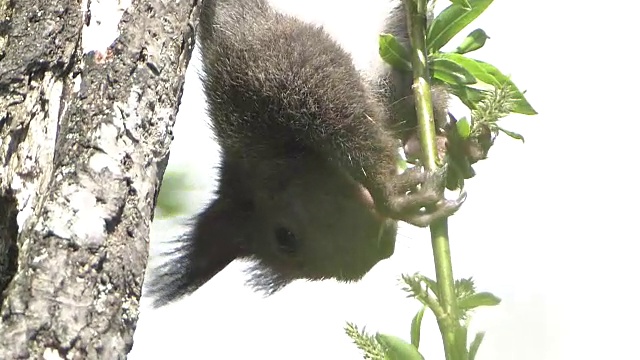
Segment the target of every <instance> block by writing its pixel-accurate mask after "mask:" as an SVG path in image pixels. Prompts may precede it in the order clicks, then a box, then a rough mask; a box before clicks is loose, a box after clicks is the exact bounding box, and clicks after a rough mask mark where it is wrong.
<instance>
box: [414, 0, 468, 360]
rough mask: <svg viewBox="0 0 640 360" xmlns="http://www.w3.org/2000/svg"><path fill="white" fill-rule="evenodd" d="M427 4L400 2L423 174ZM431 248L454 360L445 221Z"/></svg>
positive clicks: (426, 161) (428, 108) (429, 113)
mask: <svg viewBox="0 0 640 360" xmlns="http://www.w3.org/2000/svg"><path fill="white" fill-rule="evenodd" d="M427 1H428V0H404V3H405V7H406V9H407V20H408V21H407V23H408V25H407V26H408V30H409V38H410V40H411V49H412V50H411V63H412V68H413V86H412V89H413V93H414V97H415V107H416V113H417V119H418V135H419V139H420V145H421V148H422V164H423V166H424V167H425V171H430V172H433V171H435V170H437V167H438V166H439V165H438V153H437V146H436V130H435V129H436V128H435V119H434V116H433V103H432V101H431V89H430V85H429V81H428V80H427V79H429V72H428V64H427V48H426V38H425V30H426V29H427V21H426V19H427ZM429 228H430V231H431V246H432V248H433V256H434V264H435V270H436V281H437V283H438V294H439V297H438V301H439V303H440V306H441V307H442V309H443V310H444V312H445V317H444V318H442V319H438V325H439V327H440V332H441V333H442V342H443V345H444V348H445V356H446V359H447V360H454V354H455V353H456V351H455V349H456V336H455V334H456V330H457V328H458V327H459V326H460V324H459V321H458V318H459V317H458V306H457V299H456V294H455V288H454V280H453V269H452V265H451V251H450V248H449V235H448V225H447V219H446V218H445V219H442V220H438V221H436V222H434V223H432V224H431V225H430V226H429Z"/></svg>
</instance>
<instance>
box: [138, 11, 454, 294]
mask: <svg viewBox="0 0 640 360" xmlns="http://www.w3.org/2000/svg"><path fill="white" fill-rule="evenodd" d="M400 10H401V8H397V9H396V12H395V13H394V14H393V16H392V17H391V18H390V19H391V21H390V22H389V23H388V28H389V29H396V30H398V29H400V30H398V31H402V29H403V27H402V25H398V21H399V22H400V24H403V21H404V20H403V19H404V17H403V16H404V15H403V13H402V12H401V11H400ZM398 11H400V12H398ZM404 31H405V32H404V33H400V34H397V35H399V36H400V37H401V38H404V39H406V29H405V30H404ZM199 41H200V48H201V53H202V62H203V70H202V73H201V79H202V82H203V84H204V92H205V95H206V98H207V105H208V114H209V116H210V118H211V121H212V126H213V129H214V132H215V135H216V138H217V140H218V143H219V144H220V147H221V149H222V161H221V166H220V175H219V176H220V178H219V187H218V191H217V194H216V198H215V199H214V200H213V201H212V202H211V204H210V205H209V206H207V208H206V209H205V210H204V211H203V212H202V213H201V214H200V215H199V216H198V217H197V220H196V223H195V226H194V228H193V230H192V231H191V232H190V233H189V234H187V235H186V236H184V237H183V238H181V239H179V241H180V242H181V246H180V247H179V249H178V250H177V254H176V255H177V257H175V258H174V259H171V260H169V262H167V263H166V264H165V266H164V267H162V268H161V269H160V272H159V274H157V276H156V277H155V279H153V282H152V284H151V287H150V290H151V292H152V294H153V295H155V296H156V304H163V303H165V302H169V301H172V300H174V299H176V298H178V297H180V296H182V295H185V294H188V293H190V292H192V291H194V290H195V289H197V288H198V287H200V286H201V285H202V284H204V283H205V282H206V281H207V280H209V279H210V278H211V277H213V276H214V275H215V274H216V273H218V272H219V271H220V270H222V269H223V268H224V267H225V266H226V265H228V264H229V263H230V262H231V261H233V260H234V259H236V258H251V259H253V260H255V261H256V266H255V267H254V268H253V271H252V278H251V281H250V282H251V283H252V284H253V285H254V286H256V287H257V288H260V289H263V290H265V291H267V292H273V291H277V290H278V289H280V288H281V287H282V286H284V285H286V284H287V283H289V282H290V281H292V280H294V279H298V278H306V279H314V280H317V279H325V278H336V279H338V280H343V281H351V280H357V279H359V278H361V277H362V276H363V275H364V274H366V272H368V271H369V270H370V269H371V267H373V266H374V265H375V264H376V263H377V262H378V261H380V260H381V259H384V258H387V257H389V256H390V255H391V254H392V253H393V249H394V244H395V237H396V228H397V220H404V221H407V222H410V223H413V224H416V225H420V226H427V225H428V223H429V222H430V221H432V220H433V219H435V218H437V217H441V216H446V215H447V214H450V213H452V212H453V211H455V210H456V209H457V208H458V207H459V206H460V204H461V201H446V200H442V199H441V198H439V197H438V195H437V194H438V191H431V190H432V189H430V188H433V187H436V186H440V185H439V183H438V181H436V180H440V179H433V178H432V177H430V176H427V175H426V174H425V173H421V172H419V171H409V172H405V174H403V175H397V170H396V156H397V149H398V147H399V145H400V142H399V140H398V138H400V137H401V135H400V134H399V133H398V132H397V130H398V129H402V130H403V131H405V132H406V131H407V129H408V128H409V129H410V128H411V127H412V124H411V121H409V122H404V121H406V120H405V119H402V120H400V119H398V118H397V116H394V114H392V113H391V111H390V110H391V109H392V106H390V104H393V103H396V102H397V101H398V100H401V98H404V97H405V96H409V95H410V93H411V90H410V88H409V84H410V82H411V81H410V75H409V77H408V78H407V75H399V74H397V73H392V72H389V69H388V68H386V67H380V66H378V67H376V66H374V67H373V68H377V69H379V70H384V71H381V72H380V73H377V74H373V75H372V76H369V77H367V76H363V74H362V73H361V72H359V71H358V70H357V69H356V67H355V66H354V63H353V60H352V58H351V56H350V55H349V53H347V52H346V51H345V50H344V49H342V48H341V47H340V46H339V45H338V43H337V42H336V41H334V40H333V39H332V38H331V37H330V36H329V35H328V34H327V32H325V31H324V30H323V29H322V28H320V27H318V26H315V25H311V24H308V23H305V22H302V21H300V20H298V19H296V18H294V17H291V16H288V15H283V14H281V13H279V12H276V11H275V10H273V9H272V8H271V7H270V6H269V4H268V3H267V2H266V1H265V0H205V1H204V4H203V6H202V10H201V16H200V24H199ZM390 81H391V82H393V84H395V86H396V88H395V89H392V86H393V84H389V82H390ZM399 83H403V84H405V85H404V86H406V89H404V88H401V87H399V86H398V84H399ZM436 99H440V100H439V103H440V104H439V105H438V104H437V105H438V109H439V113H443V112H444V111H446V110H445V109H444V104H445V101H444V99H445V96H444V95H442V96H439V97H438V96H436ZM400 121H403V122H404V123H405V124H408V125H407V126H397V125H398V123H399V122H400ZM418 184H426V186H423V188H422V190H420V191H416V185H418ZM407 193H409V194H408V195H407ZM423 207H426V208H427V210H426V211H420V209H421V208H423Z"/></svg>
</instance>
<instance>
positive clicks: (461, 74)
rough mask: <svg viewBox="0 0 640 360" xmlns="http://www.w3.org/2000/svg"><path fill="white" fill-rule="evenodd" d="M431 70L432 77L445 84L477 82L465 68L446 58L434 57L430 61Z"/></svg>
mask: <svg viewBox="0 0 640 360" xmlns="http://www.w3.org/2000/svg"><path fill="white" fill-rule="evenodd" d="M431 71H432V72H433V77H434V78H436V79H439V80H442V81H444V82H445V83H447V84H453V85H469V84H475V83H477V82H478V81H477V80H476V78H475V77H474V76H473V75H472V74H471V73H470V72H469V71H468V70H467V69H465V68H464V67H462V66H460V65H458V64H456V63H455V62H453V61H451V60H448V59H443V58H438V57H436V58H434V59H433V61H432V63H431Z"/></svg>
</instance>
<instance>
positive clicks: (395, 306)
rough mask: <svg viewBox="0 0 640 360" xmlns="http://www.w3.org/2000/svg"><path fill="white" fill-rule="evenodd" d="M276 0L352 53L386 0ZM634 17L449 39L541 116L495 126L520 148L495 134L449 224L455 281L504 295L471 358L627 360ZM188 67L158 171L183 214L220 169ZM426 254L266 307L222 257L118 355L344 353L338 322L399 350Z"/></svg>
mask: <svg viewBox="0 0 640 360" xmlns="http://www.w3.org/2000/svg"><path fill="white" fill-rule="evenodd" d="M278 2H279V3H282V4H283V6H285V7H286V6H289V7H290V9H294V10H295V11H297V12H300V13H306V14H307V15H310V16H313V17H316V18H317V19H324V22H326V23H327V26H329V29H330V30H331V31H332V33H335V34H338V35H340V36H343V37H345V38H344V39H343V41H344V43H345V44H363V42H362V41H360V40H359V39H358V36H360V35H361V34H360V33H357V32H356V31H355V30H356V29H371V28H372V27H371V26H369V28H367V27H366V26H367V22H368V19H371V18H372V17H374V16H375V14H380V9H381V7H379V6H378V5H380V3H381V2H382V3H383V2H384V0H349V1H346V0H323V1H311V0H278ZM440 3H441V4H440V5H446V1H444V0H440ZM294 6H295V8H294ZM338 6H339V7H340V10H336V9H337V8H338ZM638 10H640V9H639V8H638V5H637V4H636V2H633V1H621V0H609V1H606V2H603V1H601V2H596V1H576V0H565V1H551V0H542V1H523V0H510V1H496V2H494V4H493V5H492V6H491V7H490V8H489V9H488V10H487V11H486V12H485V13H484V14H483V15H482V16H481V17H480V18H479V19H478V20H477V21H476V22H475V23H474V24H472V27H471V28H469V29H467V30H465V31H463V34H466V33H468V32H469V31H471V30H473V29H474V28H476V27H482V28H483V29H484V30H485V31H486V32H487V33H488V34H489V36H490V37H491V39H490V40H489V42H488V44H487V45H486V46H485V48H484V49H481V50H480V51H478V52H476V53H474V54H473V56H474V57H477V58H480V59H482V60H485V61H488V62H490V63H493V64H494V65H496V66H497V67H498V68H499V69H501V70H502V71H504V72H506V73H509V74H513V80H514V81H515V82H516V84H517V85H518V86H519V87H520V88H521V89H526V90H527V98H528V99H529V101H530V102H531V103H532V104H533V106H534V107H535V109H536V110H537V111H538V112H539V113H540V115H538V116H535V117H527V116H511V117H510V118H508V119H506V120H504V121H503V122H502V123H501V124H502V126H503V127H505V128H507V129H510V130H514V131H516V132H519V133H521V134H523V135H524V136H525V138H526V143H525V144H524V145H523V144H522V143H520V142H518V141H515V140H511V139H510V138H508V137H506V136H504V135H502V136H500V137H499V139H498V141H497V144H496V145H495V146H494V148H493V149H492V151H491V153H490V159H489V160H488V161H485V162H482V163H481V164H479V165H478V166H477V167H476V171H477V173H478V175H477V176H476V178H474V179H473V180H471V181H469V182H468V184H467V190H468V193H469V196H468V200H467V202H466V204H465V205H464V206H463V208H462V209H461V210H460V211H459V212H458V214H456V215H455V216H454V217H453V218H452V219H450V238H451V241H452V252H453V261H454V274H455V276H456V277H457V278H459V277H469V276H473V277H474V278H475V279H476V284H477V287H478V289H479V290H480V291H491V292H493V293H495V294H496V295H498V296H500V297H502V299H503V303H502V304H501V305H500V306H498V307H496V308H480V309H479V310H477V311H476V313H475V316H474V318H473V319H474V320H473V322H472V329H473V330H478V329H481V330H486V331H487V335H486V337H485V341H484V343H483V345H482V347H481V348H480V352H479V355H478V359H479V360H487V359H494V360H506V359H519V360H527V359H532V360H540V359H545V360H561V359H563V360H564V359H588V358H593V359H607V358H626V359H630V358H633V356H635V357H636V358H638V355H637V353H638V352H637V341H638V337H639V335H640V330H638V328H637V326H638V324H639V323H640V316H639V314H638V310H637V309H638V298H639V296H638V295H639V293H640V291H639V290H638V281H639V280H638V275H639V274H640V265H639V263H640V262H639V261H638V259H637V257H638V255H640V251H638V248H639V246H638V243H639V242H640V235H639V233H638V230H637V227H636V223H635V221H639V219H638V215H640V212H639V211H638V208H637V206H638V203H640V196H639V195H638V193H637V191H636V189H635V186H634V185H633V184H634V183H635V182H636V181H638V175H636V172H637V169H636V165H634V163H636V156H633V158H632V156H631V154H632V153H637V152H638V150H637V148H636V147H635V146H634V145H633V144H634V142H635V140H636V138H637V134H638V130H640V125H639V121H640V118H639V117H638V110H637V108H636V106H637V104H638V103H637V101H638V95H640V94H639V92H638V90H637V87H636V86H637V83H638V81H639V80H640V76H639V75H638V67H637V65H636V63H638V61H637V59H636V58H635V57H634V55H633V54H634V52H635V50H634V49H636V48H637V43H638V39H637V35H638V33H639V28H638V25H636V24H637V14H638ZM348 17H358V19H355V20H352V22H351V23H347V21H346V20H345V19H346V18H348ZM457 43H458V42H457V41H455V40H454V41H453V42H452V45H453V44H457ZM630 49H631V50H630ZM374 51H375V49H374ZM199 66H200V63H199V61H198V59H197V58H194V59H193V60H192V63H191V66H190V69H189V73H188V74H187V85H186V89H185V92H184V96H183V100H182V101H183V103H182V107H181V111H180V113H179V115H178V120H177V122H176V127H175V140H174V142H173V147H172V153H171V161H170V164H169V169H168V170H171V169H186V170H188V171H189V172H190V174H192V176H193V182H194V184H196V185H195V186H196V188H197V191H193V192H191V193H190V195H189V199H190V201H191V203H192V209H190V211H191V213H190V214H194V213H195V212H196V211H197V210H198V209H199V207H200V206H201V205H203V204H204V203H205V202H206V201H209V200H210V198H211V195H210V194H211V191H212V189H213V187H214V186H215V181H214V179H215V178H214V175H213V174H214V171H213V165H214V164H215V161H216V160H217V159H216V158H217V153H216V148H215V147H214V144H213V142H212V140H211V135H210V133H209V132H208V130H207V125H206V118H205V115H204V101H203V95H202V94H201V92H200V84H199V82H198V79H197V77H196V73H195V71H196V69H197V68H199ZM194 154H198V155H197V156H194ZM634 214H635V215H634ZM176 224H177V222H176V221H175V220H173V221H162V220H159V221H156V222H155V223H154V227H153V231H152V242H153V245H155V246H153V248H154V251H157V249H158V247H157V246H158V243H159V242H161V241H166V240H168V239H170V238H171V237H173V236H176V235H178V234H180V232H181V231H184V227H179V226H177V225H176ZM431 259H432V258H431V250H430V243H429V241H428V232H427V231H424V230H421V231H420V230H417V229H414V228H410V227H404V228H402V229H401V236H400V237H399V240H398V243H397V248H396V253H395V255H394V256H393V257H392V258H391V259H389V260H385V261H383V262H381V263H379V264H378V265H377V266H376V267H375V268H374V269H373V270H372V271H371V272H370V274H369V275H367V276H366V277H365V279H364V280H363V281H362V282H360V283H358V284H356V285H342V284H336V283H334V282H330V281H327V282H323V283H305V282H298V283H294V284H292V285H291V286H289V287H288V288H286V289H285V290H283V291H282V292H280V293H278V294H276V295H274V296H272V297H270V298H266V299H264V298H262V297H261V296H260V295H258V294H254V293H252V292H251V291H250V290H249V289H247V288H245V287H244V284H243V283H244V275H243V273H242V271H241V269H242V268H243V266H242V264H235V263H234V264H232V266H230V267H228V268H227V269H225V271H223V272H221V273H220V274H219V275H218V276H216V277H215V278H214V279H213V280H212V281H210V282H209V283H208V284H207V285H205V286H204V287H203V288H202V289H200V290H199V291H197V292H196V293H195V294H194V295H193V296H191V297H189V298H186V299H184V300H182V301H180V302H178V303H176V304H173V305H170V306H167V307H166V308H163V309H160V310H151V309H149V307H148V299H146V300H144V301H143V308H142V314H141V317H140V320H139V322H138V330H137V332H136V336H135V346H134V348H133V351H132V353H131V354H130V356H129V358H130V359H135V360H140V359H201V358H207V359H209V358H211V359H259V358H260V359H262V358H277V359H358V358H361V356H360V353H359V351H358V350H357V348H356V347H355V346H354V345H352V344H351V340H350V339H349V337H347V336H346V335H345V334H344V332H343V327H344V325H345V322H346V321H352V322H355V323H357V324H359V325H361V326H364V325H366V326H367V328H368V329H369V330H371V331H382V332H385V333H389V334H394V335H398V336H401V337H403V338H405V339H407V340H408V339H409V326H410V322H411V318H412V316H413V315H414V314H415V312H416V310H417V309H418V307H419V304H418V303H417V302H416V301H415V300H411V299H406V298H405V293H404V292H403V291H401V290H400V283H399V282H398V280H397V279H398V278H399V276H400V274H401V273H412V272H414V271H418V270H419V271H421V272H423V273H424V274H426V275H427V276H432V277H433V266H432V260H431ZM152 261H153V260H152ZM423 323H424V327H423V335H422V344H423V346H422V347H421V351H422V352H423V353H424V354H425V356H426V358H427V359H441V358H442V350H441V342H440V338H439V333H438V332H437V328H436V326H435V320H434V319H433V317H432V316H431V315H430V314H429V315H425V318H424V321H423Z"/></svg>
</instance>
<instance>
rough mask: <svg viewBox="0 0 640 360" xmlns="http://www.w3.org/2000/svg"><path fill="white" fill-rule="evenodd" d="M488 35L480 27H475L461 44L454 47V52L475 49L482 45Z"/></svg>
mask: <svg viewBox="0 0 640 360" xmlns="http://www.w3.org/2000/svg"><path fill="white" fill-rule="evenodd" d="M487 39H489V36H487V33H486V32H484V30H482V29H475V30H473V31H472V32H471V33H469V35H467V37H466V38H465V39H464V40H463V41H462V44H460V46H458V48H456V53H458V54H466V53H468V52H471V51H475V50H478V49H480V48H481V47H483V46H484V44H485V42H487Z"/></svg>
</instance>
